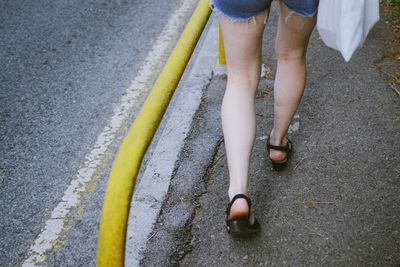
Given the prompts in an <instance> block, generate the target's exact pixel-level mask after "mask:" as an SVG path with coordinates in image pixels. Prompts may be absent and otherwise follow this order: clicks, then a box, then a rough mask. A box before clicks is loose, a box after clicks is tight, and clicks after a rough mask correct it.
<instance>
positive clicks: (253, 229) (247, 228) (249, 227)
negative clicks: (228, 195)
mask: <svg viewBox="0 0 400 267" xmlns="http://www.w3.org/2000/svg"><path fill="white" fill-rule="evenodd" d="M239 198H244V199H245V200H246V201H247V205H248V206H249V214H247V215H246V216H242V217H237V218H229V214H230V211H231V207H232V205H233V202H235V200H237V199H239ZM250 214H251V200H250V198H248V197H247V196H246V195H244V194H237V195H235V196H234V197H233V198H232V200H231V202H230V203H229V205H228V208H227V209H226V226H227V230H228V233H230V234H231V235H234V236H240V237H244V236H248V235H252V234H255V233H258V232H259V231H260V229H261V227H260V224H259V223H258V221H257V219H256V218H254V223H252V224H250Z"/></svg>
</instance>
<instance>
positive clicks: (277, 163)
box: [267, 136, 293, 171]
mask: <svg viewBox="0 0 400 267" xmlns="http://www.w3.org/2000/svg"><path fill="white" fill-rule="evenodd" d="M269 139H270V136H268V139H267V152H268V157H269V151H270V150H271V149H273V150H279V151H283V152H286V158H285V159H284V160H273V159H271V157H269V159H270V160H271V163H272V168H274V170H275V171H281V170H283V169H285V168H286V167H287V163H288V160H289V158H290V155H291V154H292V148H293V144H292V142H291V141H290V140H289V139H287V143H286V145H285V146H274V145H271V144H270V142H269Z"/></svg>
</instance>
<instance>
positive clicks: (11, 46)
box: [0, 0, 190, 266]
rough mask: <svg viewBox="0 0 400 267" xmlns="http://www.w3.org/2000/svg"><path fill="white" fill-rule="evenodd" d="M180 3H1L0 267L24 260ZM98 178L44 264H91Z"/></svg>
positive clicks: (99, 195)
mask: <svg viewBox="0 0 400 267" xmlns="http://www.w3.org/2000/svg"><path fill="white" fill-rule="evenodd" d="M180 3H181V2H180V1H127V0H94V1H75V0H72V1H19V0H17V1H0V62H1V64H0V139H1V142H0V151H1V153H0V214H1V216H0V236H1V238H0V266H17V265H20V264H21V263H22V262H23V260H24V259H25V257H27V254H26V253H27V252H28V249H29V247H30V245H31V244H32V242H33V241H34V240H35V238H36V237H37V235H38V233H39V232H40V231H41V229H42V227H43V226H44V222H45V221H46V220H47V218H48V217H49V215H50V212H51V211H52V210H53V208H54V207H55V205H56V204H57V203H58V202H59V201H60V199H61V197H62V195H63V192H64V190H65V189H66V187H67V186H68V184H69V183H70V181H71V179H72V178H73V177H74V176H75V175H76V171H77V169H78V168H79V166H80V165H81V164H82V162H83V159H84V156H85V155H86V154H87V153H88V152H89V151H90V149H91V148H92V146H93V144H94V143H95V141H96V138H97V136H98V134H99V133H100V132H101V131H102V129H103V128H104V126H105V125H106V124H107V123H108V120H109V118H110V116H111V114H112V111H113V108H114V106H115V104H116V103H117V102H118V100H119V99H120V98H121V96H122V94H123V93H124V92H125V90H126V88H127V87H128V86H129V84H130V82H131V80H132V79H133V78H134V77H135V76H136V74H137V72H138V69H139V67H140V65H141V63H142V62H143V60H144V59H145V58H146V56H147V53H148V52H149V50H150V48H151V47H152V44H153V42H154V40H155V39H156V38H157V37H158V34H159V33H160V32H161V30H162V29H163V27H164V26H165V24H166V22H167V20H168V18H169V15H170V14H171V13H172V12H173V11H174V10H175V9H176V8H177V7H178V6H179V5H180ZM188 15H190V14H188ZM184 24H185V22H182V25H183V26H184ZM177 37H179V32H177ZM161 66H162V65H160V67H161ZM144 97H145V96H141V99H143V98H144ZM139 102H140V101H139ZM138 108H140V105H139V106H137V107H135V109H138ZM131 120H133V117H132V118H131ZM123 135H124V133H120V136H119V138H121V137H122V136H123ZM118 141H120V139H119V140H117V142H118ZM117 147H118V144H113V152H115V150H116V148H117ZM112 157H113V155H109V159H112ZM109 165H110V163H108V167H106V171H108V169H109ZM107 168H108V169H107ZM107 177H108V175H107V173H104V174H100V175H99V177H98V181H99V187H98V188H97V190H96V191H94V190H95V188H96V184H93V185H91V188H90V190H89V192H88V194H87V196H85V201H87V202H88V203H87V206H88V207H87V210H79V211H76V212H75V213H74V215H73V216H72V217H71V221H70V222H68V225H69V226H70V227H71V228H70V233H69V236H64V237H63V239H62V241H61V242H60V244H58V245H57V249H56V251H55V252H54V253H53V254H52V255H50V256H49V262H48V263H47V264H48V265H50V266H61V265H64V266H94V265H95V260H96V258H95V257H96V245H97V243H96V240H97V227H98V221H99V214H100V211H101V204H102V199H103V195H102V194H103V191H104V187H105V181H106V178H107ZM92 194H93V195H92ZM74 216H75V217H77V218H78V219H77V218H74ZM71 229H72V230H71ZM68 240H71V242H72V244H71V242H70V241H68ZM65 255H67V256H65Z"/></svg>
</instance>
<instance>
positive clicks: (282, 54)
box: [275, 46, 307, 61]
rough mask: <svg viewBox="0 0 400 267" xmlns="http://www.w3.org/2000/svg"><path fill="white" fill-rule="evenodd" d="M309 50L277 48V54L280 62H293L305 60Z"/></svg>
mask: <svg viewBox="0 0 400 267" xmlns="http://www.w3.org/2000/svg"><path fill="white" fill-rule="evenodd" d="M306 52H307V50H306V49H304V48H295V49H293V48H290V49H289V48H285V47H279V46H275V53H276V57H277V59H278V60H283V61H291V60H304V59H305V57H306Z"/></svg>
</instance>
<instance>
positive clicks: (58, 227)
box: [22, 0, 195, 267]
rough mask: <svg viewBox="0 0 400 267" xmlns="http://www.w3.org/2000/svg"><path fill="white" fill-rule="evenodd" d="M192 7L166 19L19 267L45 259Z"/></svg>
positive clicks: (188, 5)
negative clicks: (138, 68)
mask: <svg viewBox="0 0 400 267" xmlns="http://www.w3.org/2000/svg"><path fill="white" fill-rule="evenodd" d="M194 3H195V1H194V0H190V1H189V0H185V1H182V5H181V6H180V8H179V9H177V10H176V11H175V12H174V13H173V14H172V16H171V17H170V18H169V20H168V23H167V24H166V25H165V27H164V29H163V30H162V32H161V34H160V35H159V36H158V39H157V40H156V42H155V44H154V46H153V47H152V49H151V51H150V52H149V54H148V56H147V58H146V60H145V61H144V64H143V65H142V67H141V69H140V71H139V73H138V75H137V76H136V78H135V79H134V80H133V81H132V82H131V84H130V86H129V87H128V88H127V90H126V92H125V94H124V95H123V97H122V98H121V99H120V101H119V103H118V104H117V105H116V107H115V108H114V111H113V115H112V117H111V119H110V123H109V125H108V126H106V127H104V129H103V131H102V133H101V134H100V135H99V136H98V137H97V141H96V143H95V145H94V147H93V149H92V151H91V152H90V153H89V154H87V155H86V157H85V161H84V163H83V164H82V166H81V167H80V169H79V170H78V173H77V175H76V177H75V178H74V179H73V180H72V182H71V184H70V185H69V186H68V188H67V189H66V190H65V192H64V196H63V198H62V200H61V201H60V202H59V203H58V205H57V206H56V207H55V208H54V210H53V212H52V213H51V217H50V218H49V219H48V220H47V221H46V223H45V227H44V228H43V229H42V232H41V233H40V234H39V235H38V237H37V238H36V240H35V241H34V243H33V245H32V246H31V248H30V250H29V252H28V258H27V259H26V260H25V261H24V263H23V265H22V266H24V267H28V266H38V265H40V264H41V263H42V262H43V261H44V260H45V259H46V253H47V252H48V251H49V250H51V249H52V248H53V245H54V244H55V243H56V241H57V240H58V238H59V236H60V234H61V232H62V231H63V229H64V225H65V221H66V216H67V215H68V213H69V212H70V211H71V209H73V208H76V207H77V206H78V205H79V204H80V199H81V196H82V195H83V193H84V192H85V191H86V189H87V185H88V184H89V183H90V182H91V181H92V180H93V178H94V174H95V173H96V172H97V171H98V170H99V169H100V168H102V167H101V162H102V161H103V160H104V159H105V156H106V152H107V150H108V149H109V146H110V144H111V143H112V142H113V140H114V139H115V137H116V133H117V132H118V130H119V129H120V128H121V126H122V125H123V123H124V122H126V121H127V120H128V118H129V116H130V115H131V112H132V109H133V107H134V106H135V104H137V103H136V100H137V97H138V96H139V95H140V94H141V93H143V92H146V91H148V90H149V89H150V88H149V86H148V85H149V83H150V82H151V79H152V78H153V76H154V73H153V71H154V69H156V67H157V66H158V65H159V64H160V63H161V62H162V60H163V57H164V56H165V53H166V50H167V49H168V48H169V46H170V42H171V40H173V38H174V37H176V34H177V32H178V29H179V27H180V26H181V24H182V21H183V18H185V15H186V14H187V12H189V11H190V9H191V8H192V7H193V5H194Z"/></svg>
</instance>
